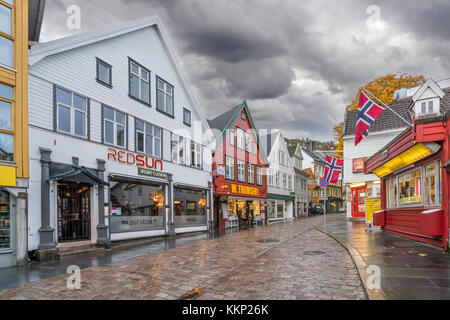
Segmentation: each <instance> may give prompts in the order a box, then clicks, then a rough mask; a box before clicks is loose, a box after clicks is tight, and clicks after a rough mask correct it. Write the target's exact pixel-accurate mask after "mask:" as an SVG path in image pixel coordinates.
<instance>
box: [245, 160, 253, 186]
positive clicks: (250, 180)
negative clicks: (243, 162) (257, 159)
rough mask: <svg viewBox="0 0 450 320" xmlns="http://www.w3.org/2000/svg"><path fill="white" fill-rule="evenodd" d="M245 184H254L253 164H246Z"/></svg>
mask: <svg viewBox="0 0 450 320" xmlns="http://www.w3.org/2000/svg"><path fill="white" fill-rule="evenodd" d="M247 182H248V183H249V184H254V183H255V166H254V165H253V164H250V163H248V164H247Z"/></svg>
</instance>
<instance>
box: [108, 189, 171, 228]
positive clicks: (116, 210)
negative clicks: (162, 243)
mask: <svg viewBox="0 0 450 320" xmlns="http://www.w3.org/2000/svg"><path fill="white" fill-rule="evenodd" d="M110 195H111V232H112V233H117V232H134V231H145V230H151V229H160V228H164V211H165V210H164V186H162V185H143V184H138V183H125V182H119V181H110Z"/></svg>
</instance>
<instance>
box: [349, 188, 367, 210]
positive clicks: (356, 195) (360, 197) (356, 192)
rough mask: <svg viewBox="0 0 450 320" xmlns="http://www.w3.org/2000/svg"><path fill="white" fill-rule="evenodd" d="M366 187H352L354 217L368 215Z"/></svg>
mask: <svg viewBox="0 0 450 320" xmlns="http://www.w3.org/2000/svg"><path fill="white" fill-rule="evenodd" d="M365 198H366V187H365V186H364V187H359V188H354V189H352V218H364V217H365V216H366V206H365V202H364V200H365Z"/></svg>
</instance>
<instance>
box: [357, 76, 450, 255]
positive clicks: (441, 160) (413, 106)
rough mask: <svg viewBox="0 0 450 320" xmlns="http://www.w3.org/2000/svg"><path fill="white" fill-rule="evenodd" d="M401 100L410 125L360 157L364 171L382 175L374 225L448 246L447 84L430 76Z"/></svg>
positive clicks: (449, 99) (449, 110)
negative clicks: (410, 117)
mask: <svg viewBox="0 0 450 320" xmlns="http://www.w3.org/2000/svg"><path fill="white" fill-rule="evenodd" d="M404 99H405V100H406V101H408V105H409V110H411V113H412V114H413V116H412V119H411V120H412V126H411V127H410V128H407V129H405V130H404V131H403V132H401V133H400V134H399V135H398V136H397V137H395V138H394V139H392V141H390V142H389V143H388V144H387V145H386V146H384V147H383V148H381V149H380V150H379V151H378V152H376V153H375V154H374V155H373V156H372V157H370V159H368V160H367V161H365V172H366V173H367V174H375V175H377V176H378V177H379V178H380V179H381V208H382V211H379V212H377V213H375V215H374V225H376V226H381V227H382V229H383V230H384V231H386V232H389V233H392V234H395V235H399V236H402V237H406V238H410V239H413V240H416V241H421V242H425V243H428V244H432V245H435V246H439V247H443V248H447V247H448V233H449V171H450V167H449V164H450V161H449V133H450V132H449V129H448V128H449V125H450V122H449V120H448V116H449V114H450V88H449V83H436V82H434V81H433V80H431V79H429V80H428V81H427V82H426V83H425V84H423V85H422V86H420V87H418V88H414V89H413V90H411V96H409V97H407V98H404ZM369 136H370V135H369Z"/></svg>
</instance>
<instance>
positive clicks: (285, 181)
mask: <svg viewBox="0 0 450 320" xmlns="http://www.w3.org/2000/svg"><path fill="white" fill-rule="evenodd" d="M283 189H287V175H286V173H283Z"/></svg>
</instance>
